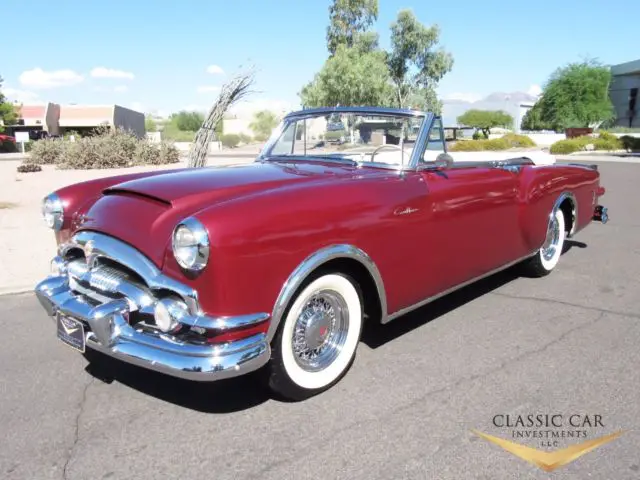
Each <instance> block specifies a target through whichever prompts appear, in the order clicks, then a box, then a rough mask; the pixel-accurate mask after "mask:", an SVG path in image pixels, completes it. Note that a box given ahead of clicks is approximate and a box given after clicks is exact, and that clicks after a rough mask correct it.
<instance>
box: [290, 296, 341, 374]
mask: <svg viewBox="0 0 640 480" xmlns="http://www.w3.org/2000/svg"><path fill="white" fill-rule="evenodd" d="M348 330H349V310H348V308H347V304H346V302H345V300H344V298H343V297H342V296H341V295H340V294H339V293H338V292H334V291H330V290H324V291H321V292H318V293H316V294H315V295H313V296H312V297H311V298H310V299H309V300H308V301H307V302H306V303H305V304H304V306H303V307H302V311H301V312H300V314H299V315H298V318H297V320H296V323H295V326H294V329H293V336H292V339H291V341H292V342H293V345H292V347H293V352H294V354H295V359H296V362H297V363H298V365H300V367H301V368H303V369H304V370H307V371H310V372H315V371H319V370H323V369H325V368H326V367H327V366H329V365H331V363H333V361H334V360H335V359H336V357H337V356H338V355H339V353H340V350H341V349H342V347H343V346H344V343H345V341H346V338H347V331H348Z"/></svg>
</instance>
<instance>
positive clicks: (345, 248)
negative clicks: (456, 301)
mask: <svg viewBox="0 0 640 480" xmlns="http://www.w3.org/2000/svg"><path fill="white" fill-rule="evenodd" d="M336 116H340V117H341V118H342V120H343V124H344V125H350V127H348V128H358V125H366V128H367V132H366V134H365V135H349V137H354V138H355V137H357V138H358V139H359V140H358V142H357V143H354V144H348V143H347V144H345V145H335V144H324V143H322V142H320V143H319V142H318V141H317V140H318V138H321V136H322V134H323V133H324V132H325V131H326V128H327V121H328V119H329V118H335V117H336ZM380 119H382V120H383V121H382V122H378V123H376V121H377V120H380ZM386 120H388V121H386ZM376 124H380V125H381V127H380V128H381V131H376V128H377V127H376V126H375V125H376ZM388 124H393V125H394V132H393V134H392V135H390V136H389V137H387V134H388V129H386V127H385V125H388ZM297 129H302V134H301V135H297V133H296V130H297ZM515 155H516V156H514V158H510V159H506V160H505V159H503V160H499V161H473V162H465V161H461V160H455V159H454V158H452V157H451V155H450V154H448V153H447V145H446V142H445V139H444V132H443V125H442V120H441V118H440V117H438V116H436V115H434V114H432V113H430V112H420V111H413V110H405V109H392V108H373V107H335V108H319V109H306V110H302V111H298V112H293V113H290V114H288V115H287V116H286V117H285V118H284V119H283V121H282V122H281V124H280V125H279V126H278V127H277V128H276V129H275V130H274V132H273V134H272V136H271V137H270V139H269V140H268V141H267V142H266V143H265V145H264V147H263V149H262V151H261V152H260V154H259V155H258V156H257V158H256V159H255V161H254V162H250V163H247V164H241V165H234V166H225V167H206V168H193V169H191V168H182V169H173V170H156V171H150V172H145V173H134V174H127V175H120V176H114V177H108V178H101V179H97V180H91V181H88V182H83V183H78V184H74V185H70V186H67V187H64V188H61V189H59V190H57V191H55V192H53V193H51V194H50V195H48V196H47V197H46V198H45V199H44V202H43V207H42V211H43V216H44V220H45V222H46V223H47V225H48V226H49V227H51V229H53V232H54V234H55V238H56V242H57V245H58V252H57V256H55V258H53V260H52V262H51V274H50V276H48V277H47V278H45V279H44V280H42V282H41V283H39V284H38V285H37V286H36V288H35V291H36V293H37V296H38V298H39V300H40V302H41V303H42V305H43V307H44V308H45V310H46V312H47V313H48V315H49V316H51V317H53V320H54V322H55V325H56V329H57V337H58V338H59V339H60V340H61V341H62V342H64V343H66V344H67V345H69V346H71V347H72V348H74V349H76V350H78V351H80V352H87V353H89V352H95V351H98V352H102V354H106V355H107V356H110V357H114V358H115V359H119V360H121V361H125V362H129V363H132V364H135V365H138V366H140V367H144V368H146V369H150V370H155V371H159V372H164V373H165V374H168V375H172V376H176V377H181V378H184V379H191V380H195V381H215V380H219V379H223V378H228V377H233V376H238V375H243V374H246V373H247V372H252V371H254V372H255V375H256V377H257V378H262V379H264V380H266V384H267V385H268V386H269V388H270V389H271V390H272V392H273V393H274V395H276V396H281V397H285V398H288V399H293V400H301V399H304V398H308V397H310V396H312V395H316V394H318V393H319V392H322V391H325V390H327V389H328V388H330V387H331V386H333V385H335V384H336V383H337V382H338V381H339V380H340V379H341V378H343V377H344V375H345V374H346V372H347V371H348V370H349V369H350V366H351V365H352V363H353V361H354V358H355V355H356V349H357V347H358V343H359V339H360V336H361V332H362V329H363V325H364V324H366V323H368V322H380V323H383V324H384V323H387V322H390V321H391V320H394V319H396V321H402V318H401V317H402V316H403V314H405V313H407V312H409V311H411V310H413V309H416V308H418V307H420V306H422V305H425V304H427V303H428V302H430V301H431V300H434V299H435V298H438V297H441V296H443V295H445V294H447V293H449V292H452V291H453V290H455V289H458V288H460V287H462V286H465V285H468V284H470V283H471V282H474V281H475V280H478V279H480V278H482V277H486V276H488V275H491V274H492V273H494V272H497V271H499V270H502V269H505V268H507V267H510V266H515V265H516V264H518V266H517V267H516V268H523V269H525V270H526V271H528V272H529V274H530V275H534V276H539V277H542V276H545V275H547V274H549V273H550V272H551V271H553V270H554V269H555V268H556V266H557V264H558V261H559V259H560V256H561V254H562V251H563V245H564V244H565V240H566V239H567V238H570V237H573V236H574V235H576V234H577V233H578V232H579V231H581V230H582V229H584V228H585V227H587V226H588V225H590V223H592V222H593V221H599V222H602V223H604V222H606V221H607V219H608V212H607V209H606V208H605V207H603V206H602V205H600V204H599V198H600V197H601V196H602V195H603V194H604V192H605V190H604V188H603V187H602V186H600V175H599V172H598V170H597V168H596V167H595V166H589V165H561V164H557V163H556V164H553V165H536V163H535V161H533V160H531V159H530V158H527V157H520V156H517V155H518V154H515ZM85 349H87V350H85ZM92 354H93V353H92ZM98 356H99V357H100V358H104V357H103V356H102V355H100V354H98ZM115 364H116V365H117V364H118V361H117V360H116V362H115ZM142 371H144V370H142Z"/></svg>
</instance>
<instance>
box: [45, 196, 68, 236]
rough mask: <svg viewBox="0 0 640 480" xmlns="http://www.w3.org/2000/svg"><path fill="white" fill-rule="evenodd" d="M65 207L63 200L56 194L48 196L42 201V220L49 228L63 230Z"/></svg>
mask: <svg viewBox="0 0 640 480" xmlns="http://www.w3.org/2000/svg"><path fill="white" fill-rule="evenodd" d="M63 216H64V207H63V205H62V200H60V197H58V195H56V194H55V193H52V194H50V195H47V196H46V197H45V198H44V200H43V201H42V218H43V219H44V222H45V223H46V224H47V226H48V227H49V228H53V229H54V230H60V228H62V223H63V220H64V218H63Z"/></svg>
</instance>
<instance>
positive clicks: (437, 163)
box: [418, 153, 453, 170]
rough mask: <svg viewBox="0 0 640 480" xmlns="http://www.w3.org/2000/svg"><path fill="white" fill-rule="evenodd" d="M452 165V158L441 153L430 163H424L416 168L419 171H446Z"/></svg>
mask: <svg viewBox="0 0 640 480" xmlns="http://www.w3.org/2000/svg"><path fill="white" fill-rule="evenodd" d="M452 165H453V157H452V156H451V155H449V154H448V153H441V154H440V155H438V156H437V157H436V159H435V160H433V161H431V162H424V163H422V164H420V166H419V167H418V169H419V170H446V169H447V168H450V167H451V166H452Z"/></svg>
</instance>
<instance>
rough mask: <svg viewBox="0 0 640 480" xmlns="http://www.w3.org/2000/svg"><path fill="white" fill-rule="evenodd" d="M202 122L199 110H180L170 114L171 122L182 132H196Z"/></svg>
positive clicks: (202, 118) (202, 116)
mask: <svg viewBox="0 0 640 480" xmlns="http://www.w3.org/2000/svg"><path fill="white" fill-rule="evenodd" d="M203 122H204V115H203V114H202V113H200V112H187V111H186V110H182V111H180V112H178V113H174V114H172V115H171V123H172V124H174V125H175V127H176V128H177V129H178V130H180V131H182V132H197V131H198V130H200V127H201V126H202V123H203Z"/></svg>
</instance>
